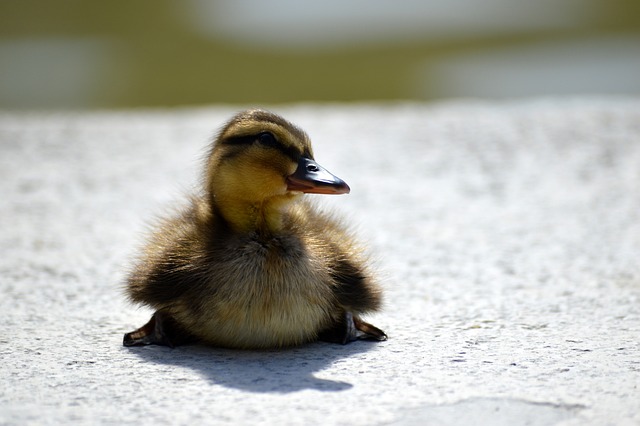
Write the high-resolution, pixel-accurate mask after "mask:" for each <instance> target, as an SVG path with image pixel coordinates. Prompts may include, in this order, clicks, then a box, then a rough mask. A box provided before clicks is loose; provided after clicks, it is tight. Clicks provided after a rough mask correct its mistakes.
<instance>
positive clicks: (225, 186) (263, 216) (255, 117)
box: [206, 110, 349, 231]
mask: <svg viewBox="0 0 640 426" xmlns="http://www.w3.org/2000/svg"><path fill="white" fill-rule="evenodd" d="M206 190H207V192H208V195H209V199H210V200H211V203H212V204H213V205H214V207H215V209H216V210H217V211H219V212H220V214H222V216H223V217H224V219H225V220H226V221H227V222H229V223H230V224H231V225H232V226H233V227H234V228H236V230H239V231H249V230H253V229H256V228H264V227H266V228H267V229H274V228H278V227H279V226H280V219H281V216H282V212H283V210H284V209H286V208H287V206H289V205H290V204H291V203H292V202H294V201H295V199H296V198H298V197H299V196H300V195H302V194H303V193H315V194H345V193H348V192H349V186H348V185H347V184H346V183H345V182H344V181H343V180H342V179H340V178H338V177H336V176H334V175H332V174H331V173H329V171H327V170H326V169H324V168H323V167H322V166H320V165H319V164H318V163H316V162H315V160H314V158H313V151H312V149H311V142H310V140H309V137H308V136H307V134H306V133H305V132H304V131H302V130H301V129H299V128H298V127H296V126H294V125H293V124H291V123H290V122H288V121H287V120H285V119H284V118H282V117H280V116H278V115H276V114H273V113H270V112H268V111H263V110H248V111H244V112H241V113H239V114H237V115H236V116H235V117H233V118H232V119H231V120H230V121H229V122H228V123H227V124H226V125H225V126H224V127H223V128H222V130H221V131H220V133H219V135H218V137H217V139H216V141H215V143H214V145H213V148H212V150H211V153H210V156H209V160H208V164H207V175H206Z"/></svg>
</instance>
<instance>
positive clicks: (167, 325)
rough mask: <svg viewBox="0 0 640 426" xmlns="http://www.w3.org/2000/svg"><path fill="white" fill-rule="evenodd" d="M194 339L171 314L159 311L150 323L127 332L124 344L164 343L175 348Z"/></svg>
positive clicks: (163, 344)
mask: <svg viewBox="0 0 640 426" xmlns="http://www.w3.org/2000/svg"><path fill="white" fill-rule="evenodd" d="M194 341H195V339H194V338H193V337H192V336H191V335H190V334H188V333H187V332H185V331H184V330H183V329H182V327H180V325H179V324H178V323H177V322H176V320H175V319H174V318H173V317H172V316H171V315H169V314H166V313H164V312H162V311H157V312H156V313H154V314H153V316H152V317H151V319H150V320H149V322H148V323H146V324H145V325H143V326H142V327H140V328H139V329H137V330H135V331H132V332H130V333H126V334H125V335H124V339H123V341H122V344H123V345H124V346H145V345H162V346H169V347H170V348H173V347H175V346H178V345H184V344H187V343H193V342H194Z"/></svg>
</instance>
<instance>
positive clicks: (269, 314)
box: [124, 110, 386, 348]
mask: <svg viewBox="0 0 640 426" xmlns="http://www.w3.org/2000/svg"><path fill="white" fill-rule="evenodd" d="M205 176H206V177H205V185H204V191H203V194H202V195H200V196H194V197H192V199H191V203H190V206H189V207H188V208H187V209H186V210H184V211H183V212H182V213H181V214H179V215H177V216H175V217H172V218H168V219H166V220H164V221H162V222H161V223H160V224H159V226H158V227H157V228H156V229H155V231H154V232H153V233H152V235H151V237H150V239H149V241H148V243H147V245H146V246H145V248H144V250H143V252H142V254H141V256H140V259H139V261H138V263H137V264H136V265H135V267H134V269H133V271H132V272H131V274H130V276H129V278H128V282H127V293H128V296H129V298H130V299H131V300H132V301H134V302H138V303H142V304H146V305H149V306H151V307H152V308H154V309H155V310H156V313H155V314H154V315H153V317H152V318H151V320H150V321H149V323H147V324H146V325H145V326H143V327H141V328H140V329H138V330H136V331H133V332H131V333H127V334H126V335H125V337H124V344H125V345H126V346H134V345H145V344H162V345H169V346H174V345H179V344H184V343H191V342H200V343H204V344H210V345H215V346H223V347H234V348H271V347H283V346H291V345H298V344H302V343H305V342H308V341H313V340H317V339H321V340H327V341H333V342H341V343H346V342H348V341H351V340H355V339H357V338H371V339H376V340H385V339H386V335H385V333H384V332H383V331H382V330H380V329H378V328H376V327H374V326H373V325H371V324H368V323H366V322H364V321H362V320H361V319H360V315H361V314H363V313H367V312H374V311H376V310H378V309H379V308H380V305H381V290H380V288H379V287H378V285H377V284H376V283H375V281H374V280H373V277H372V276H371V274H370V272H369V271H368V269H367V267H366V264H365V260H364V259H363V258H362V257H361V255H360V253H361V249H360V248H359V247H358V245H357V244H356V243H355V242H354V241H353V238H352V236H351V235H350V234H349V233H348V232H347V231H346V230H345V229H344V228H343V227H342V226H341V225H340V224H339V223H338V222H337V221H336V220H335V219H333V218H332V217H330V216H327V215H324V214H322V213H320V212H318V211H317V210H316V209H315V208H314V207H313V206H312V205H311V204H310V203H309V202H308V201H307V200H305V199H304V196H303V193H320V194H343V193H348V192H349V187H348V186H347V184H346V183H345V182H344V181H342V180H341V179H339V178H337V177H336V176H334V175H332V174H331V173H329V172H328V171H326V170H325V169H323V168H322V167H321V166H319V165H318V164H317V163H316V162H315V160H314V159H313V153H312V149H311V144H310V141H309V138H308V136H307V135H306V134H305V133H304V132H303V131H302V130H300V129H298V128H297V127H295V126H294V125H292V124H291V123H289V122H288V121H286V120H284V119H283V118H282V117H280V116H278V115H275V114H272V113H270V112H267V111H262V110H250V111H245V112H242V113H240V114H238V115H236V116H235V117H233V118H232V119H231V120H230V121H229V122H228V123H227V124H226V126H225V127H223V129H222V130H221V131H220V133H219V135H218V137H217V139H216V141H215V142H214V144H213V146H212V149H211V152H210V154H209V158H208V162H207V166H206V170H205Z"/></svg>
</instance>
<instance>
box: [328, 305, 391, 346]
mask: <svg viewBox="0 0 640 426" xmlns="http://www.w3.org/2000/svg"><path fill="white" fill-rule="evenodd" d="M318 340H322V341H325V342H331V343H341V344H343V345H345V344H347V343H349V342H353V341H354V340H377V341H380V342H381V341H384V340H387V335H386V334H385V332H384V331H382V330H380V329H379V328H378V327H376V326H374V325H372V324H369V323H368V322H365V321H362V320H361V319H360V317H358V316H356V315H353V314H352V313H351V312H348V311H346V312H345V313H344V316H343V318H342V321H340V322H338V323H336V324H334V325H333V326H332V327H331V328H328V329H326V330H324V331H322V332H321V333H320V335H319V336H318Z"/></svg>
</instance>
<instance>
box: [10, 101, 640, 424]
mask: <svg viewBox="0 0 640 426" xmlns="http://www.w3.org/2000/svg"><path fill="white" fill-rule="evenodd" d="M274 110H275V111H276V112H280V113H282V114H283V115H284V116H285V117H287V118H288V119H290V120H292V121H293V122H296V123H297V124H299V125H300V126H301V127H303V128H304V129H306V130H307V132H308V133H309V134H310V135H311V136H312V139H313V140H314V147H315V153H316V158H317V159H318V161H319V162H320V163H321V164H323V165H324V166H326V167H327V168H328V169H329V170H331V171H332V172H334V173H335V174H337V175H338V176H340V177H342V178H344V179H345V180H346V181H347V182H348V183H349V185H350V186H351V188H352V193H351V194H350V195H349V196H340V197H333V198H331V197H324V198H323V197H322V196H317V198H318V201H319V202H320V203H323V204H324V205H327V206H328V207H329V208H332V209H335V210H337V211H338V212H340V213H341V214H342V215H343V216H344V217H345V220H348V221H350V222H352V223H353V224H354V225H356V227H357V229H358V232H359V235H360V236H361V238H362V239H364V240H365V241H368V242H369V244H370V248H371V253H372V257H373V259H374V261H375V264H376V265H377V268H378V269H379V271H380V276H381V279H382V282H383V283H384V285H385V287H386V289H387V302H386V309H385V311H384V312H382V313H380V314H379V315H376V316H375V317H372V318H370V319H371V320H372V322H374V323H375V324H376V325H378V326H380V327H381V328H383V329H384V330H385V331H387V333H388V334H389V340H388V341H387V342H382V343H369V342H356V343H353V344H350V345H347V346H334V345H329V344H322V343H315V344H310V345H306V346H303V347H300V348H293V349H288V350H282V351H234V350H227V349H215V348H206V347H200V346H192V347H180V348H177V349H174V350H171V349H168V348H165V347H143V348H139V347H138V348H125V347H122V346H121V341H122V335H123V333H124V332H126V331H130V330H132V329H133V328H134V327H136V326H140V325H141V324H143V323H144V321H146V320H147V319H148V316H149V315H150V312H149V311H148V310H147V309H142V308H136V307H133V306H130V305H128V304H127V303H126V302H125V301H124V298H123V297H122V291H121V285H122V281H123V277H124V275H125V273H126V270H127V267H128V265H129V263H130V259H131V257H132V255H133V253H135V249H136V247H137V245H138V244H139V243H140V242H141V238H142V235H143V232H144V229H145V226H146V225H145V224H146V223H148V222H149V221H151V220H152V219H153V217H155V216H157V215H159V214H162V213H163V212H166V211H168V210H171V209H172V208H173V207H175V205H177V204H179V202H180V200H181V199H182V193H184V192H187V191H189V190H190V189H191V188H192V187H194V186H196V185H197V184H198V181H199V178H200V169H199V167H200V164H201V162H202V161H201V159H202V157H203V155H204V153H205V148H206V146H207V143H208V141H209V139H210V138H211V136H212V135H213V134H214V132H215V130H216V128H218V127H219V126H220V125H221V124H222V123H223V122H224V121H225V120H226V119H227V118H228V117H229V116H230V115H231V114H232V113H233V112H234V111H233V110H232V109H230V108H227V107H216V108H205V109H178V110H168V111H127V112H68V113H44V112H33V113H24V112H23V113H18V112H16V113H11V112H5V113H2V114H0V194H1V198H2V200H1V202H0V223H1V228H0V252H1V253H2V256H1V257H0V312H2V321H1V322H0V361H1V365H2V368H0V424H7V425H18V424H20V425H22V424H62V423H65V424H66V423H70V424H74V423H75V424H92V423H96V424H151V423H159V424H221V423H232V424H274V425H275V424H277V425H282V424H318V423H322V424H328V425H331V424H350V425H375V424H379V425H382V424H438V425H440V424H460V423H461V422H462V423H466V424H468V423H467V420H468V419H469V418H473V417H477V418H482V422H480V420H478V421H479V423H476V424H512V425H519V424H556V423H557V424H560V423H561V424H563V425H585V424H586V425H603V424H616V425H632V424H640V390H639V389H638V385H639V384H640V339H639V336H640V262H639V259H638V256H639V253H640V100H638V99H637V98H635V99H633V98H632V99H621V98H617V99H604V98H582V99H537V100H526V101H519V102H505V103H488V102H479V101H459V102H450V103H440V104H380V105H349V106H346V105H298V106H289V107H278V108H275V109H274ZM496 410H497V411H496ZM470 416H472V417H470ZM531 419H538V420H536V421H537V423H536V422H534V421H533V420H531ZM539 419H543V423H540V421H539Z"/></svg>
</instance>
